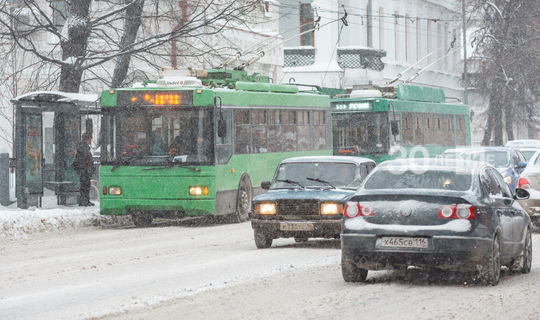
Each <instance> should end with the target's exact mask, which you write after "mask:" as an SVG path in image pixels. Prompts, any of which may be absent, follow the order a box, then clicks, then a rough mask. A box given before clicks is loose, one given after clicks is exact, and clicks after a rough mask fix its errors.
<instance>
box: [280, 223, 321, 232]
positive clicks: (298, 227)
mask: <svg viewBox="0 0 540 320" xmlns="http://www.w3.org/2000/svg"><path fill="white" fill-rule="evenodd" d="M313 229H315V225H314V224H313V223H307V222H281V223H280V224H279V230H281V231H312V230H313Z"/></svg>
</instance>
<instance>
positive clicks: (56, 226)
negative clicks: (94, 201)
mask: <svg viewBox="0 0 540 320" xmlns="http://www.w3.org/2000/svg"><path fill="white" fill-rule="evenodd" d="M118 220H122V219H118V218H117V217H104V216H101V215H100V214H99V206H98V207H58V208H52V209H43V208H35V207H33V208H30V209H26V210H23V209H17V208H5V207H4V208H2V210H0V238H8V239H16V238H21V237H25V236H27V235H30V234H33V233H37V232H57V231H62V230H69V229H77V228H81V227H92V226H99V225H103V224H109V223H118V222H119V221H118ZM127 220H129V222H128V221H125V222H126V223H128V224H129V223H131V219H127Z"/></svg>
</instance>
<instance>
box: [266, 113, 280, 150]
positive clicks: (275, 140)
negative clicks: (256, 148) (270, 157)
mask: <svg viewBox="0 0 540 320" xmlns="http://www.w3.org/2000/svg"><path fill="white" fill-rule="evenodd" d="M279 113H280V111H279V110H268V152H279V151H281V139H280V136H281V125H280V124H281V122H280V117H279Z"/></svg>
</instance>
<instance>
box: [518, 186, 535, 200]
mask: <svg viewBox="0 0 540 320" xmlns="http://www.w3.org/2000/svg"><path fill="white" fill-rule="evenodd" d="M530 196H531V194H530V193H529V191H527V190H525V189H521V188H516V192H515V193H514V199H516V200H527V199H529V197H530Z"/></svg>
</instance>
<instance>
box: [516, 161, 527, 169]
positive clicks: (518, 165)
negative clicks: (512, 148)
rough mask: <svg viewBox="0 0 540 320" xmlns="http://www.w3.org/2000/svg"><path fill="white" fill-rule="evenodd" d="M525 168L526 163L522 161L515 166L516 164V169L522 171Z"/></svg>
mask: <svg viewBox="0 0 540 320" xmlns="http://www.w3.org/2000/svg"><path fill="white" fill-rule="evenodd" d="M526 166H527V162H523V161H519V162H518V163H517V164H516V169H523V168H525V167H526Z"/></svg>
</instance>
